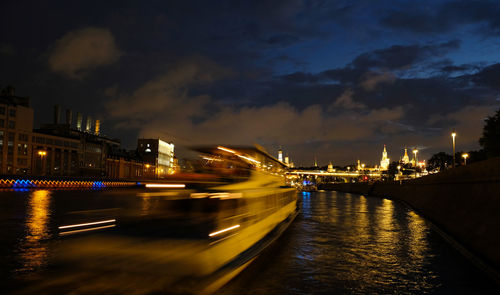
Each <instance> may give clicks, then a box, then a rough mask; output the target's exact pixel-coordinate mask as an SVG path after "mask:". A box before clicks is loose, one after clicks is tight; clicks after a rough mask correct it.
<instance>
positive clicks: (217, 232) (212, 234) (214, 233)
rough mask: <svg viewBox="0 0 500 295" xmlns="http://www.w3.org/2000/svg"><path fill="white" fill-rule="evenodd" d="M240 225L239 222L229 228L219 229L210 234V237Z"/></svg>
mask: <svg viewBox="0 0 500 295" xmlns="http://www.w3.org/2000/svg"><path fill="white" fill-rule="evenodd" d="M238 227H240V225H239V224H237V225H233V226H231V227H228V228H225V229H221V230H219V231H216V232H213V233H211V234H209V235H208V236H209V237H213V236H216V235H218V234H221V233H225V232H227V231H230V230H233V229H235V228H238Z"/></svg>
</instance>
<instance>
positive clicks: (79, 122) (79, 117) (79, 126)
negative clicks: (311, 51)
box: [76, 113, 83, 131]
mask: <svg viewBox="0 0 500 295" xmlns="http://www.w3.org/2000/svg"><path fill="white" fill-rule="evenodd" d="M82 121H83V116H82V113H76V129H77V130H78V131H82Z"/></svg>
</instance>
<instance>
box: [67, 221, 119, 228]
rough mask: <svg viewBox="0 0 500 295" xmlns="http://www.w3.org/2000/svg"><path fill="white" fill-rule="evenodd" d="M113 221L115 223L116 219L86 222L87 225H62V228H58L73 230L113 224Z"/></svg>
mask: <svg viewBox="0 0 500 295" xmlns="http://www.w3.org/2000/svg"><path fill="white" fill-rule="evenodd" d="M115 221H116V219H110V220H103V221H96V222H87V223H80V224H72V225H64V226H60V227H59V229H65V228H73V227H82V226H87V225H96V224H103V223H111V222H115Z"/></svg>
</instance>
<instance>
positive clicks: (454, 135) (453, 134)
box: [451, 130, 457, 168]
mask: <svg viewBox="0 0 500 295" xmlns="http://www.w3.org/2000/svg"><path fill="white" fill-rule="evenodd" d="M455 137H457V133H456V132H455V130H453V132H452V133H451V139H452V142H453V165H452V167H453V168H455Z"/></svg>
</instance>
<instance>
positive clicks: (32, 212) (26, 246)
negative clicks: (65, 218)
mask: <svg viewBox="0 0 500 295" xmlns="http://www.w3.org/2000/svg"><path fill="white" fill-rule="evenodd" d="M50 199H51V195H50V192H49V191H46V190H37V191H34V192H32V193H31V194H30V200H29V210H28V217H27V219H26V227H27V232H26V236H25V238H24V241H23V243H22V246H21V247H22V252H21V253H20V257H21V261H22V262H23V267H22V268H21V269H20V270H34V269H36V268H39V267H41V266H43V265H44V264H45V263H46V262H47V260H46V259H47V255H48V249H47V248H46V246H45V245H44V243H42V240H44V239H47V238H48V237H49V233H48V222H49V217H50V211H49V205H50Z"/></svg>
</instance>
